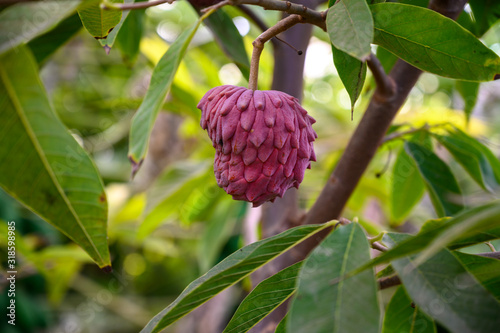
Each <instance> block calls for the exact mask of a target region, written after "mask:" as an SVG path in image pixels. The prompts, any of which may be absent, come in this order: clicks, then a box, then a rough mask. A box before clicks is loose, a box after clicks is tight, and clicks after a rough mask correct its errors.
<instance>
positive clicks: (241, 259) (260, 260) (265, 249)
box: [141, 222, 335, 333]
mask: <svg viewBox="0 0 500 333" xmlns="http://www.w3.org/2000/svg"><path fill="white" fill-rule="evenodd" d="M334 223H335V222H330V223H326V224H321V225H307V226H299V227H295V228H292V229H288V230H287V231H285V232H282V233H281V234H278V235H276V236H273V237H269V238H266V239H264V240H261V241H258V242H255V243H252V244H250V245H247V246H245V247H244V248H242V249H240V250H238V251H236V252H234V253H233V254H231V255H230V256H228V257H227V258H226V259H224V260H223V261H221V262H220V263H219V264H217V265H216V266H215V267H213V268H212V269H211V270H209V271H208V272H207V273H206V274H204V275H203V276H201V277H199V278H198V279H196V280H195V281H193V282H192V283H191V284H190V285H189V286H188V287H187V288H186V289H184V291H183V292H182V293H181V295H180V296H179V297H177V299H176V300H175V301H173V302H172V303H171V304H170V305H169V306H168V307H166V308H165V309H164V310H163V311H161V312H160V313H159V314H157V315H156V316H155V317H154V318H153V319H152V320H151V321H150V322H149V323H148V324H147V325H146V327H145V328H144V329H143V330H142V331H141V332H142V333H146V332H160V331H161V330H162V329H164V328H165V327H167V326H169V325H170V324H172V323H173V322H175V321H176V320H178V319H180V318H181V317H183V316H184V315H186V314H187V313H189V312H190V311H192V310H194V309H195V308H196V307H198V306H199V305H201V304H203V303H205V302H206V301H208V300H209V299H210V298H212V297H213V296H215V295H216V294H218V293H219V292H221V291H222V290H224V289H226V288H228V287H230V286H232V285H234V284H235V283H237V282H238V281H241V280H242V279H243V278H245V277H246V276H248V275H250V274H251V273H252V272H254V271H255V270H256V269H258V268H259V267H261V266H263V265H264V264H266V263H267V262H269V261H271V260H272V259H274V258H276V257H277V256H279V255H280V254H282V253H284V252H285V251H287V250H289V249H290V248H292V247H293V246H295V245H297V244H298V243H300V242H302V241H303V240H304V239H306V238H308V237H310V236H312V235H314V234H316V233H317V232H319V231H321V230H324V229H326V228H329V227H331V226H332V225H333V224H334Z"/></svg>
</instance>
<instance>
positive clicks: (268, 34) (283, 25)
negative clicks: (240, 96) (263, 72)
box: [248, 15, 303, 90]
mask: <svg viewBox="0 0 500 333" xmlns="http://www.w3.org/2000/svg"><path fill="white" fill-rule="evenodd" d="M302 21H303V19H302V17H301V16H300V15H290V16H287V17H286V18H284V19H282V20H281V21H279V22H278V23H277V24H276V25H274V26H272V27H271V28H269V29H267V30H266V31H264V32H263V33H262V34H261V35H260V36H259V37H257V38H256V39H255V40H254V41H253V43H252V45H253V52H252V60H251V62H250V77H249V80H248V88H249V89H252V90H257V87H258V79H259V62H260V55H261V53H262V50H263V49H264V44H265V43H266V42H267V41H268V40H270V39H271V38H273V37H275V36H276V35H278V34H279V33H281V32H283V31H285V30H287V29H289V28H290V27H292V26H294V25H295V24H297V23H299V22H302Z"/></svg>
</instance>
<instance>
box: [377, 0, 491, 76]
mask: <svg viewBox="0 0 500 333" xmlns="http://www.w3.org/2000/svg"><path fill="white" fill-rule="evenodd" d="M370 7H371V10H372V13H373V20H374V23H375V37H374V41H373V42H374V43H375V44H378V45H380V46H383V47H384V48H386V49H387V50H389V51H390V52H392V53H394V54H395V55H397V56H398V57H400V58H401V59H403V60H404V61H406V62H408V63H410V64H411V65H413V66H415V67H417V68H419V69H421V70H424V71H427V72H430V73H433V74H438V75H441V76H445V77H449V78H453V79H460V80H467V81H492V80H493V79H494V77H495V75H497V74H499V73H500V58H499V57H498V56H497V55H496V54H495V52H493V51H492V50H490V49H489V48H487V47H486V46H485V45H484V44H483V43H482V42H481V41H479V40H478V39H477V38H476V37H474V35H472V34H471V33H470V32H469V31H467V30H465V29H464V28H462V27H461V26H460V25H459V24H458V23H456V22H455V21H453V20H451V19H449V18H447V17H445V16H443V15H441V14H438V13H436V12H435V11H433V10H430V9H427V8H422V7H416V6H411V5H405V4H399V3H381V4H376V5H372V6H370ZM464 50H467V51H464Z"/></svg>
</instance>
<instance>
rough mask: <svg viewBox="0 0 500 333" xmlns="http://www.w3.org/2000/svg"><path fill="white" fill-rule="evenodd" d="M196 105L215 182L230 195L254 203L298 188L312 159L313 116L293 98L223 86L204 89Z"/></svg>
mask: <svg viewBox="0 0 500 333" xmlns="http://www.w3.org/2000/svg"><path fill="white" fill-rule="evenodd" d="M198 108H199V109H200V110H201V127H202V128H203V129H206V130H207V132H208V136H209V137H210V139H211V140H212V144H213V146H214V148H215V150H216V153H215V161H214V173H215V178H216V179H217V184H218V185H219V186H220V187H222V188H223V189H224V190H225V191H226V192H227V193H228V194H230V195H232V196H233V199H235V200H245V201H249V202H252V203H253V206H254V207H257V206H260V205H262V204H263V203H264V202H266V201H274V199H275V198H276V197H277V196H279V197H282V196H283V195H284V194H285V192H286V190H288V189H289V188H290V187H292V186H293V187H296V188H299V184H300V183H301V182H302V179H303V178H304V172H305V169H306V168H308V169H309V168H310V167H311V162H310V161H316V155H315V154H314V148H313V141H314V140H315V139H316V138H317V137H318V136H317V134H316V132H315V131H314V130H313V129H312V126H311V125H312V124H314V123H315V122H316V121H315V120H314V118H312V117H311V116H309V115H307V111H306V110H304V109H303V108H302V107H301V106H300V104H299V101H298V100H297V99H296V98H295V97H292V96H290V95H288V94H285V93H283V92H280V91H274V90H270V91H259V90H255V91H253V90H251V89H247V88H244V87H236V86H231V85H225V86H220V87H215V88H213V89H211V90H210V91H208V92H207V93H206V94H205V96H203V98H202V99H201V101H200V103H199V104H198Z"/></svg>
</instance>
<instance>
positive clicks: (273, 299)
mask: <svg viewBox="0 0 500 333" xmlns="http://www.w3.org/2000/svg"><path fill="white" fill-rule="evenodd" d="M301 267H302V262H298V263H296V264H294V265H292V266H290V267H287V268H285V269H283V270H282V271H280V272H278V273H276V274H275V275H273V276H271V277H270V278H267V279H265V280H264V281H262V282H261V283H259V284H258V285H257V286H256V287H255V289H254V290H252V291H251V292H250V294H248V296H247V297H245V299H244V300H243V302H241V304H240V306H239V307H238V309H237V310H236V312H235V313H234V315H233V317H232V318H231V321H230V322H229V324H228V325H227V326H226V328H225V329H224V332H223V333H244V332H248V331H249V330H250V329H251V328H252V327H253V326H255V325H256V324H257V323H258V322H259V321H261V320H262V319H263V318H264V317H265V316H267V315H268V314H269V313H271V312H272V311H273V310H274V309H276V308H277V307H278V306H280V305H281V304H282V303H283V302H285V301H286V300H287V299H288V298H289V297H290V296H292V295H293V293H294V292H295V280H296V279H297V275H298V274H299V270H300V268H301Z"/></svg>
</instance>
